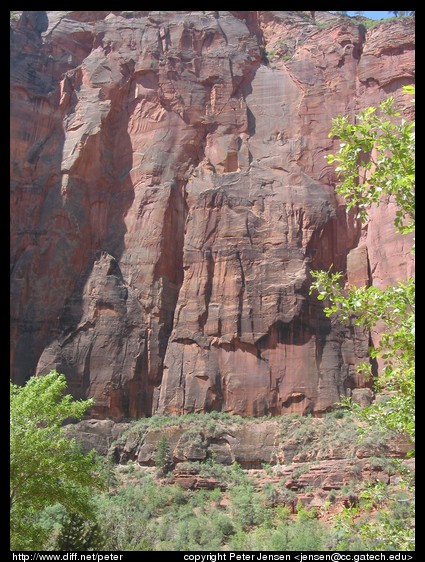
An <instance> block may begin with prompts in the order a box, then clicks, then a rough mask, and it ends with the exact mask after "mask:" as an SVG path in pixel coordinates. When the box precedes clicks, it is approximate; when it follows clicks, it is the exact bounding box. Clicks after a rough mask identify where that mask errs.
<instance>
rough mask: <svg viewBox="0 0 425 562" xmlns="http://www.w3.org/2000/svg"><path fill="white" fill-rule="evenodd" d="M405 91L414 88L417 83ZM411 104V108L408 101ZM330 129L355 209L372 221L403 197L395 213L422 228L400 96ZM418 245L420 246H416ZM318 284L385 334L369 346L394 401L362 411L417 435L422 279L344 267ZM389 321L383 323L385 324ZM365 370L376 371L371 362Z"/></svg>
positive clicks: (332, 309)
mask: <svg viewBox="0 0 425 562" xmlns="http://www.w3.org/2000/svg"><path fill="white" fill-rule="evenodd" d="M404 90H405V91H407V92H409V93H413V92H414V88H413V87H405V88H404ZM405 109H406V108H405ZM329 136H336V137H338V138H339V139H340V140H341V142H340V148H339V151H338V152H337V153H336V154H330V155H329V156H327V159H328V162H329V163H337V167H336V171H337V172H338V174H339V178H340V180H341V181H340V183H339V185H338V186H337V188H336V191H337V193H338V194H339V195H342V196H343V197H344V198H345V200H346V201H347V209H351V208H353V209H355V210H356V212H357V218H358V219H360V221H362V222H365V221H366V220H367V211H368V209H369V207H370V206H371V205H372V204H375V205H380V204H381V202H382V201H383V200H384V198H385V200H389V199H390V200H392V201H394V202H395V203H396V206H397V211H396V216H395V220H394V226H395V228H396V230H397V231H398V232H399V233H401V234H407V233H410V232H413V231H414V229H415V133H414V121H411V120H408V119H405V118H403V116H402V112H401V111H398V110H396V109H395V107H394V100H393V98H391V97H390V98H389V99H387V100H386V101H383V102H382V103H381V104H380V106H379V111H378V112H377V108H375V107H369V108H367V109H365V110H364V111H363V112H362V113H361V114H360V115H357V116H356V118H355V123H354V124H353V123H350V121H349V119H348V117H346V116H338V117H337V118H335V119H334V120H333V126H332V129H331V132H330V134H329ZM412 251H413V249H412ZM312 278H313V283H312V285H311V291H310V293H311V292H312V291H313V290H317V291H318V299H319V300H323V301H325V303H326V306H325V308H324V312H325V314H326V315H327V316H331V315H333V314H336V315H338V316H339V317H340V319H341V320H343V321H345V322H354V323H355V324H357V325H359V326H360V325H361V326H364V327H365V328H366V329H369V330H372V329H373V328H375V327H376V326H377V325H378V323H379V326H380V332H381V334H382V335H381V336H380V341H379V344H378V346H377V347H376V348H375V349H371V350H370V355H371V357H372V358H377V357H380V358H381V359H382V360H383V362H384V368H383V370H382V373H381V374H380V376H379V377H377V379H376V382H375V386H376V389H377V390H379V391H384V392H386V393H387V398H388V399H387V400H386V401H381V402H379V403H374V404H373V405H372V406H370V407H368V408H364V409H362V410H360V409H359V408H357V409H358V411H359V413H360V414H361V415H362V416H363V418H364V419H366V420H367V421H368V422H370V423H371V424H372V425H373V426H374V427H377V426H378V427H381V428H387V429H390V430H392V431H396V432H399V433H408V434H409V435H410V436H411V438H412V440H413V439H414V433H415V423H414V402H415V384H414V348H415V345H414V344H415V317H414V311H415V283H414V280H413V279H408V280H407V281H401V280H400V281H399V282H398V283H396V284H395V285H394V286H388V287H387V288H385V289H379V288H378V287H375V286H369V287H355V286H350V287H347V285H346V284H344V282H343V281H344V277H343V274H342V273H340V272H337V273H332V272H331V271H313V272H312ZM382 326H384V329H382ZM360 369H363V371H365V372H366V373H369V374H370V372H371V364H370V363H367V364H366V363H365V364H363V365H362V366H361V367H360Z"/></svg>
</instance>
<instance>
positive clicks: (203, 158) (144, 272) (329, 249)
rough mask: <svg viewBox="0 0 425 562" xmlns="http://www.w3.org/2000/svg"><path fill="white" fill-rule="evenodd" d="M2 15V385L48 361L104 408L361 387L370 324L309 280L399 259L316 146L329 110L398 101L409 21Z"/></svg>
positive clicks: (371, 275)
mask: <svg viewBox="0 0 425 562" xmlns="http://www.w3.org/2000/svg"><path fill="white" fill-rule="evenodd" d="M13 14H14V19H13V21H12V22H11V220H12V223H11V346H12V349H11V361H12V365H11V369H12V377H13V379H14V380H15V381H16V382H18V383H23V382H25V381H26V380H27V379H28V378H29V377H30V376H32V375H34V374H43V373H46V372H47V371H49V370H50V369H52V368H56V369H57V370H58V371H59V372H62V373H64V374H65V375H66V377H67V380H68V383H69V388H70V390H71V391H72V393H73V395H74V396H76V397H89V396H90V397H94V398H95V401H96V404H95V407H94V408H93V411H92V412H91V415H92V416H95V417H101V418H102V417H103V418H111V419H114V420H120V419H125V418H135V417H143V416H149V415H151V414H152V413H171V414H184V413H188V412H202V411H210V410H219V411H227V412H230V413H235V414H242V415H254V416H257V415H258V416H262V415H264V414H269V413H270V414H282V413H288V412H297V413H308V412H312V413H320V412H324V411H326V410H329V409H330V408H331V407H332V405H333V404H334V403H335V402H336V401H338V400H339V399H340V396H341V395H343V394H347V393H349V392H350V391H351V389H353V388H356V387H362V386H364V385H365V382H364V381H363V380H362V378H361V377H360V376H359V375H357V374H356V365H357V364H358V363H359V362H361V361H363V360H365V358H367V356H368V346H369V341H370V336H369V334H367V333H364V331H362V330H361V329H359V328H354V327H347V326H342V325H341V324H339V323H338V322H336V321H334V320H332V321H331V320H329V319H327V318H325V316H324V314H323V310H322V306H323V305H322V303H320V302H319V301H317V299H316V298H315V297H314V296H309V294H308V292H309V284H310V277H309V272H310V270H311V269H317V268H320V269H322V268H325V269H328V268H329V267H330V266H331V265H332V264H333V267H334V268H335V269H336V270H340V271H344V272H345V273H346V274H347V278H348V280H349V281H350V282H353V283H355V284H358V285H359V284H364V283H376V284H378V285H380V286H382V285H385V284H386V283H389V282H391V281H393V280H395V279H399V278H405V277H406V276H408V275H409V274H410V273H411V271H412V268H413V263H412V259H411V256H410V254H409V245H408V244H407V243H406V242H405V241H404V240H403V239H401V238H399V237H397V236H396V235H395V233H394V231H393V229H392V216H393V213H394V209H393V208H392V207H391V203H389V204H388V205H383V206H381V207H379V209H376V210H373V213H372V214H371V220H370V222H369V223H368V225H365V226H363V227H362V228H361V227H360V225H359V224H358V222H357V221H356V220H355V219H354V218H353V216H351V215H348V214H347V213H346V211H345V207H344V203H343V201H342V200H339V199H338V197H337V196H336V195H335V192H334V187H335V183H336V175H335V172H334V169H333V168H332V167H331V166H329V165H328V164H327V161H326V160H325V155H326V154H328V153H330V152H333V151H335V150H336V149H337V146H338V140H337V139H332V138H329V137H328V133H329V130H330V127H331V119H332V117H335V116H336V115H337V114H348V115H350V116H352V117H353V116H354V114H355V113H356V112H358V111H360V110H361V109H362V108H364V107H367V106H368V105H372V104H373V105H376V104H377V103H379V101H380V100H382V99H384V98H386V97H387V96H388V95H390V94H391V95H393V96H394V98H395V100H396V103H398V104H405V103H407V99H406V97H405V94H404V93H403V92H402V86H403V85H405V84H411V83H413V82H414V19H413V18H402V19H400V20H398V21H391V22H387V23H382V24H381V25H379V26H377V27H374V28H372V29H366V28H365V27H364V26H363V25H359V24H358V23H357V22H356V21H355V20H353V19H350V18H347V17H340V16H335V15H332V14H330V13H328V12H316V14H315V20H313V19H311V17H310V12H283V11H282V12H278V11H276V12H273V11H267V12H250V11H245V12H226V11H217V12H214V11H205V12H203V11H193V12H184V11H180V12H160V11H157V12H155V11H151V12H148V11H126V12H109V11H86V12H84V11H82V12H76V11H62V12H61V11H54V12H36V11H32V12H31V11H28V12H22V13H20V12H13ZM15 18H16V19H15Z"/></svg>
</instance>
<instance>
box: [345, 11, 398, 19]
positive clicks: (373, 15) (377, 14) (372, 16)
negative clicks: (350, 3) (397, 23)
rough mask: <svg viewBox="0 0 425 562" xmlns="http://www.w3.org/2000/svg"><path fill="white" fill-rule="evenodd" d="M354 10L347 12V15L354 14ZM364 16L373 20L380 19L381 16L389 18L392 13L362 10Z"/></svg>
mask: <svg viewBox="0 0 425 562" xmlns="http://www.w3.org/2000/svg"><path fill="white" fill-rule="evenodd" d="M355 13H356V12H348V15H349V16H354V14H355ZM362 15H363V16H364V17H365V18H370V19H373V20H380V19H382V18H391V17H392V16H393V14H389V13H388V12H368V11H364V12H363V14H362Z"/></svg>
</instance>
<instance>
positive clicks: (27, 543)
mask: <svg viewBox="0 0 425 562" xmlns="http://www.w3.org/2000/svg"><path fill="white" fill-rule="evenodd" d="M65 388H66V380H65V377H64V376H63V375H60V374H58V373H57V372H56V371H52V372H50V373H49V374H48V375H46V376H43V377H31V378H30V380H29V381H28V382H27V384H26V385H25V386H23V387H20V386H16V385H14V384H12V383H11V384H10V516H11V546H12V548H14V549H17V550H24V549H30V550H32V549H37V548H40V544H42V542H43V540H44V537H43V531H42V529H40V528H39V527H38V526H37V524H36V519H37V515H38V513H39V512H40V511H41V510H42V509H43V508H45V507H46V506H49V505H53V504H55V503H60V504H62V505H63V506H65V507H66V508H67V509H69V510H70V511H73V512H76V513H80V514H83V515H88V514H90V513H91V512H92V507H91V503H90V500H91V497H92V492H93V490H94V489H96V488H101V487H102V479H101V478H100V476H99V461H98V460H97V457H96V456H95V454H94V453H89V454H87V455H84V454H83V453H82V452H81V451H80V449H79V447H78V446H77V444H76V442H75V441H73V440H70V439H69V438H68V437H67V436H66V435H65V433H64V429H63V422H64V421H65V420H67V419H69V418H76V419H79V418H81V417H82V415H83V414H84V412H85V411H86V410H87V408H88V407H89V406H90V405H91V404H92V403H93V402H92V400H86V401H74V400H73V399H72V397H71V396H70V395H64V391H65Z"/></svg>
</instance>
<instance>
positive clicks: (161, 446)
mask: <svg viewBox="0 0 425 562" xmlns="http://www.w3.org/2000/svg"><path fill="white" fill-rule="evenodd" d="M155 466H156V467H157V468H158V470H159V472H160V474H162V475H165V474H167V472H169V470H171V467H172V463H171V459H170V447H169V445H168V441H167V438H166V436H165V435H161V438H160V440H159V441H158V447H157V449H156V454H155Z"/></svg>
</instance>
